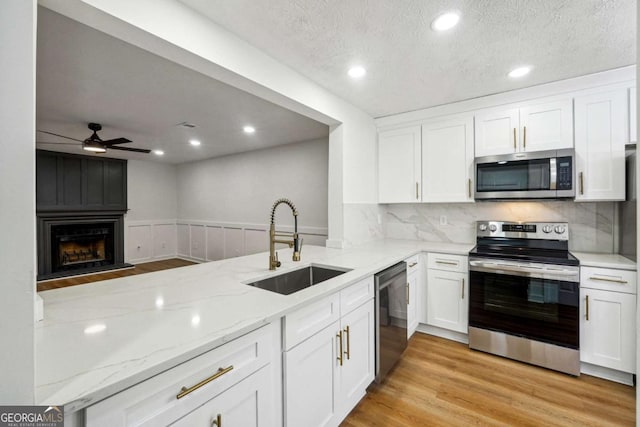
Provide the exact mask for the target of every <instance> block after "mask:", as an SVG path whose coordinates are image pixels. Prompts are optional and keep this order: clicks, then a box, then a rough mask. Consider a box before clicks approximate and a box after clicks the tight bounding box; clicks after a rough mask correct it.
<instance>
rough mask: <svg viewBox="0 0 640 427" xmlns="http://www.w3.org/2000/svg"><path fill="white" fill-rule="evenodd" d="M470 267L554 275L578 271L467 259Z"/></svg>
mask: <svg viewBox="0 0 640 427" xmlns="http://www.w3.org/2000/svg"><path fill="white" fill-rule="evenodd" d="M469 265H470V266H471V267H482V268H485V269H487V270H495V271H512V272H516V273H547V274H552V275H554V276H567V277H569V276H576V275H577V274H578V273H577V272H576V271H571V270H562V269H555V268H554V269H546V268H544V267H536V266H528V265H513V264H504V263H496V262H484V261H469Z"/></svg>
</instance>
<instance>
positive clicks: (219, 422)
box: [211, 414, 222, 427]
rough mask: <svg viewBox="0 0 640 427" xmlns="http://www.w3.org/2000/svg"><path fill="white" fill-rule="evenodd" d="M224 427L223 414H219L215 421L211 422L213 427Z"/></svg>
mask: <svg viewBox="0 0 640 427" xmlns="http://www.w3.org/2000/svg"><path fill="white" fill-rule="evenodd" d="M213 426H216V427H222V414H218V416H217V417H216V419H215V420H213V421H211V427H213Z"/></svg>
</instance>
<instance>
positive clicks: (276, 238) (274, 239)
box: [269, 199, 302, 270]
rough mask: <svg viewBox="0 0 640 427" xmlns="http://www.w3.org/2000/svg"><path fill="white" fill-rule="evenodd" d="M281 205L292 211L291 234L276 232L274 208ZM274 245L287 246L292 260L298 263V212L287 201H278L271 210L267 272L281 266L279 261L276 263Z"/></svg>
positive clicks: (299, 243) (276, 256) (276, 257)
mask: <svg viewBox="0 0 640 427" xmlns="http://www.w3.org/2000/svg"><path fill="white" fill-rule="evenodd" d="M282 203H284V204H286V205H288V206H289V207H290V208H291V210H292V211H293V220H294V229H293V234H292V233H284V232H276V223H275V215H276V208H277V207H278V206H279V205H280V204H282ZM284 237H290V239H284ZM276 243H283V244H285V245H289V247H290V248H293V260H294V261H300V247H301V246H302V244H301V243H302V242H301V241H300V240H299V239H298V211H297V210H296V207H295V206H294V205H293V203H292V202H291V200H289V199H278V200H276V202H275V203H274V204H273V207H272V208H271V225H270V227H269V270H275V269H276V268H277V267H280V265H281V263H280V261H278V254H277V253H276Z"/></svg>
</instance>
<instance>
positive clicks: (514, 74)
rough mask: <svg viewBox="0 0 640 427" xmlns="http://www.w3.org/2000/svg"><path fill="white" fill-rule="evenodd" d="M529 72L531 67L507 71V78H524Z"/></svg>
mask: <svg viewBox="0 0 640 427" xmlns="http://www.w3.org/2000/svg"><path fill="white" fill-rule="evenodd" d="M529 71H531V67H528V66H527V67H518V68H514V69H513V70H511V71H509V77H511V78H512V79H517V78H518V77H522V76H526V75H527V74H529Z"/></svg>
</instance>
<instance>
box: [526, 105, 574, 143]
mask: <svg viewBox="0 0 640 427" xmlns="http://www.w3.org/2000/svg"><path fill="white" fill-rule="evenodd" d="M520 135H521V139H520V140H521V141H522V145H521V147H520V151H541V150H557V149H560V148H572V147H573V103H572V100H571V99H565V100H561V101H555V102H548V103H545V104H537V105H531V106H527V107H524V108H521V109H520Z"/></svg>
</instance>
